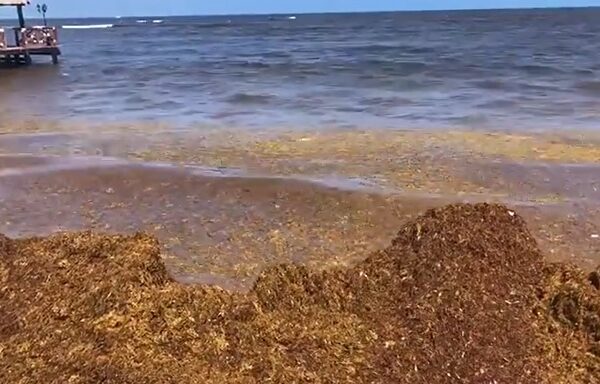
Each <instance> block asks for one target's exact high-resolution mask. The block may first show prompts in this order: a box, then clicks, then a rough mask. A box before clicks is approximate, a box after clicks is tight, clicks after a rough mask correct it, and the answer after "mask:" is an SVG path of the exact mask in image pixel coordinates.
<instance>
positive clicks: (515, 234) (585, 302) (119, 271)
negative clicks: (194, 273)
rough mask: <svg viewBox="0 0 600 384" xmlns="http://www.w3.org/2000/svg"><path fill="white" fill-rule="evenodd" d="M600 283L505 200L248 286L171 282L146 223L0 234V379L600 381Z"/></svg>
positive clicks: (422, 222) (423, 220)
mask: <svg viewBox="0 0 600 384" xmlns="http://www.w3.org/2000/svg"><path fill="white" fill-rule="evenodd" d="M599 272H600V271H599ZM598 285H599V283H598V272H596V273H595V274H594V273H593V274H591V275H585V274H584V273H583V272H581V271H579V270H577V269H576V268H574V267H570V266H554V265H546V264H545V263H544V261H543V257H542V255H541V254H540V252H539V251H538V249H537V246H536V243H535V241H534V239H533V238H532V237H531V235H530V234H529V232H528V231H527V229H526V226H525V224H524V222H523V220H522V219H521V218H520V217H519V216H518V215H517V214H515V213H514V212H512V211H510V210H508V209H507V208H505V207H503V206H500V205H488V204H478V205H453V206H448V207H445V208H440V209H435V210H431V211H428V212H427V213H425V215H423V216H422V217H420V218H418V219H417V220H415V221H413V222H410V223H408V224H407V225H406V226H405V227H404V228H403V229H402V230H401V231H400V233H399V234H398V236H397V238H396V239H395V240H394V241H393V243H392V245H391V246H390V247H389V248H388V249H386V250H383V251H380V252H378V253H375V254H373V255H371V256H370V257H369V258H367V259H366V260H365V261H364V262H362V263H361V264H359V265H356V266H355V267H353V268H349V269H343V270H342V269H340V270H334V271H327V272H323V273H316V272H312V271H310V270H308V269H307V268H305V267H302V266H293V265H282V266H277V267H274V268H272V269H269V270H267V271H265V272H264V273H263V274H262V275H261V277H260V278H259V279H258V281H257V282H256V284H255V286H254V288H253V289H252V290H251V291H250V292H249V293H248V294H236V293H229V292H225V291H222V290H219V289H216V288H209V287H186V286H182V285H180V284H178V283H176V282H174V281H172V280H171V279H170V278H169V276H168V275H167V272H166V270H165V267H164V265H163V263H162V261H161V258H160V254H159V247H158V244H157V242H156V241H155V240H154V239H152V238H150V237H148V236H145V235H141V234H138V235H135V236H130V237H124V236H99V235H95V234H91V233H79V234H62V235H56V236H52V237H49V238H45V239H27V240H10V239H7V238H6V237H4V236H1V235H0V382H2V383H5V382H6V383H13V382H14V383H16V382H19V383H263V382H275V383H288V382H317V383H318V382H322V383H325V382H329V383H344V382H346V383H361V382H365V383H366V382H369V383H392V382H393V383H544V382H547V383H596V382H598V378H599V377H600V289H599V288H598Z"/></svg>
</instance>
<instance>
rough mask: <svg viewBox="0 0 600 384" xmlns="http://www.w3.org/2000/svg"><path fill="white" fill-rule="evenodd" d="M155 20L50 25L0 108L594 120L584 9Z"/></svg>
mask: <svg viewBox="0 0 600 384" xmlns="http://www.w3.org/2000/svg"><path fill="white" fill-rule="evenodd" d="M152 19H157V18H152ZM152 19H147V20H146V19H142V20H146V22H145V23H144V22H142V20H136V19H125V18H123V19H86V20H55V21H53V23H55V24H58V25H70V26H73V25H75V26H86V25H88V26H89V25H93V24H96V25H98V24H114V26H113V27H111V28H98V27H91V28H89V29H62V30H61V31H60V35H61V36H60V38H61V42H62V49H63V52H64V56H63V58H62V62H61V65H60V66H58V67H54V66H51V65H46V64H38V65H35V66H33V67H31V68H27V69H22V70H17V71H14V70H13V71H2V72H0V100H1V103H0V111H2V113H3V114H4V115H5V116H8V117H14V116H18V114H19V113H23V114H25V115H26V116H27V118H28V119H36V118H51V119H57V120H61V121H64V120H69V119H71V120H78V121H82V120H83V121H90V122H104V121H140V120H141V121H161V122H162V121H165V122H168V123H169V124H171V125H173V126H189V125H194V126H202V125H203V124H206V125H225V126H229V127H231V126H234V127H241V128H269V129H273V128H282V127H284V128H305V127H311V128H314V127H318V128H325V127H349V128H352V127H361V128H364V127H376V128H381V127H396V128H418V127H428V128H431V127H456V126H460V127H465V126H467V127H478V128H490V129H494V128H500V129H506V128H509V129H546V128H552V129H556V128H560V129H576V128H597V127H598V122H599V121H600V115H599V112H598V111H600V64H598V63H600V40H599V39H598V36H599V34H600V23H598V20H599V19H600V10H596V9H581V10H544V11H541V10H530V11H478V12H474V11H469V12H421V13H414V12H413V13H411V12H408V13H380V14H346V15H339V14H329V15H298V16H297V18H296V19H295V20H290V19H289V18H288V17H287V15H286V16H236V17H183V18H159V19H160V20H162V22H161V23H158V22H156V23H154V22H152V21H153V20H152ZM104 27H106V25H105V26H104ZM37 62H38V63H42V62H44V60H43V58H42V59H38V60H37Z"/></svg>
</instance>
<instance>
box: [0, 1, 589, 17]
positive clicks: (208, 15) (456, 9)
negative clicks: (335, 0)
mask: <svg viewBox="0 0 600 384" xmlns="http://www.w3.org/2000/svg"><path fill="white" fill-rule="evenodd" d="M593 8H598V9H600V5H580V6H577V5H574V6H564V7H553V6H549V7H504V8H502V7H501V8H448V9H444V8H440V9H398V10H372V11H325V12H274V13H264V12H257V13H212V14H210V13H206V14H172V15H110V16H106V15H101V16H66V17H65V16H62V17H61V16H56V17H54V16H50V17H47V19H48V20H52V19H114V18H143V17H215V16H219V17H226V16H231V17H239V16H290V15H336V14H337V15H345V14H360V13H434V12H473V11H535V10H567V9H593ZM26 16H27V15H26ZM27 18H28V19H41V17H31V16H30V17H27ZM11 19H13V18H8V19H6V18H0V20H11Z"/></svg>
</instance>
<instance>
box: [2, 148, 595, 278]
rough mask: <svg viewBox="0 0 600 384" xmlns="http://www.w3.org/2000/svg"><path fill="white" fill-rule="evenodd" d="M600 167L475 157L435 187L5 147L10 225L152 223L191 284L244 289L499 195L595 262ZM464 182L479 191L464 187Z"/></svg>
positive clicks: (553, 240)
mask: <svg viewBox="0 0 600 384" xmlns="http://www.w3.org/2000/svg"><path fill="white" fill-rule="evenodd" d="M35 139H36V140H39V137H36V138H35ZM12 140H13V142H12V144H11V145H12V146H13V150H14V149H16V148H15V147H14V137H13V138H12ZM6 142H7V141H4V143H5V144H6ZM29 150H30V151H31V148H29ZM15 152H17V151H15ZM18 152H24V151H18ZM231 152H233V151H231ZM123 157H124V156H123ZM259 160H260V159H255V161H256V162H257V163H258V162H259ZM416 161H417V160H415V162H416ZM452 161H456V160H452ZM447 164H451V162H447V163H446V165H447ZM369 166H372V164H370V163H368V162H367V163H365V167H369ZM467 167H469V168H467ZM469 169H470V170H471V171H469V172H467V171H468V170H469ZM596 175H597V172H596V168H595V166H593V165H580V166H573V165H557V164H553V165H552V164H545V165H540V164H538V163H534V164H517V163H511V162H507V161H504V162H499V163H498V162H488V163H486V164H479V163H475V164H474V163H463V168H460V169H459V168H457V167H454V168H453V169H452V178H451V179H448V180H444V179H438V180H433V183H436V184H437V185H436V187H435V188H430V189H429V190H427V188H425V187H421V188H405V189H400V188H391V187H390V185H389V184H388V185H376V184H375V183H373V180H366V179H362V178H359V177H355V178H353V179H347V178H344V177H343V176H340V177H336V178H332V177H328V178H327V177H320V178H319V177H315V176H314V175H311V174H310V172H307V174H306V175H304V176H302V175H294V176H293V177H292V176H290V175H286V174H285V173H284V172H282V173H281V174H279V175H277V174H271V175H269V174H267V172H262V173H255V174H251V173H248V172H247V171H246V170H240V169H239V168H237V169H229V168H225V167H220V168H207V167H200V166H189V165H187V166H184V165H181V164H180V165H173V164H167V163H151V162H147V161H146V162H140V161H130V160H126V159H124V158H109V157H106V156H95V157H90V156H82V155H79V156H65V154H62V155H61V156H42V155H39V154H38V155H3V156H0V197H2V204H1V205H0V215H1V217H2V218H3V220H2V221H1V222H0V233H5V234H7V235H9V236H12V237H23V236H32V235H46V234H49V233H53V232H56V231H74V230H87V229H90V230H95V231H102V232H110V233H132V232H136V231H145V232H148V233H150V234H153V235H156V236H157V237H158V239H159V240H160V241H161V244H162V246H163V248H164V252H163V254H164V255H166V256H165V258H166V260H165V262H166V265H167V267H168V268H169V270H170V272H171V273H172V274H173V275H174V276H175V277H176V278H177V279H178V280H179V281H182V282H187V283H208V284H216V285H219V286H222V287H224V288H228V289H235V290H238V289H245V288H248V287H249V286H250V284H251V283H252V282H253V281H254V279H255V278H256V276H257V275H258V274H259V273H260V272H261V271H262V270H263V269H264V268H265V267H267V266H270V265H274V264H280V263H287V262H295V263H302V264H307V265H309V266H310V267H312V268H316V269H322V268H330V267H334V266H341V265H350V264H354V263H356V262H357V261H359V260H361V259H362V258H364V256H365V255H367V254H369V253H370V252H373V251H375V250H377V249H381V248H383V247H384V246H385V245H387V244H388V243H389V241H390V239H392V238H393V237H394V235H395V231H396V230H397V229H398V228H399V227H400V226H401V224H402V223H404V222H405V221H406V220H408V219H410V218H413V217H415V216H417V215H418V214H420V213H422V212H423V211H424V210H425V209H427V208H430V207H434V206H441V205H444V204H447V203H451V202H476V201H499V202H504V203H507V204H509V205H510V206H511V207H513V208H514V209H515V210H518V211H519V213H520V214H522V215H523V216H524V217H525V218H526V220H527V221H528V223H529V227H530V229H531V230H532V231H533V233H534V235H535V237H536V238H537V239H538V241H539V243H540V246H541V248H542V250H543V251H544V253H545V254H546V255H548V257H549V258H550V259H551V260H552V261H557V260H560V261H565V260H566V261H573V262H575V263H577V264H578V265H580V266H582V267H584V268H585V269H590V268H593V267H595V266H596V265H597V264H598V262H600V239H599V238H597V237H596V236H595V235H597V234H600V214H599V213H600V209H599V208H600V206H599V205H598V202H599V201H600V199H599V196H598V193H597V190H596V189H594V188H596V185H597V182H598V179H597V177H596ZM356 176H360V174H359V173H357V174H356ZM419 178H423V175H422V174H418V173H416V172H415V177H414V179H415V180H417V179H419ZM319 180H320V181H319ZM415 185H416V184H415ZM444 185H446V188H445V190H444ZM460 185H467V186H473V188H465V189H464V190H459V191H457V190H456V188H457V186H460ZM494 190H495V191H499V192H498V193H495V194H492V193H486V191H494ZM500 192H501V193H500Z"/></svg>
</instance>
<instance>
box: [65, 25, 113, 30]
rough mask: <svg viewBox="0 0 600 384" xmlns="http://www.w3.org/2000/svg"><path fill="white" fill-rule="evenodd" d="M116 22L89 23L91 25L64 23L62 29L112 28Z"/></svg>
mask: <svg viewBox="0 0 600 384" xmlns="http://www.w3.org/2000/svg"><path fill="white" fill-rule="evenodd" d="M113 25H114V24H89V25H63V26H62V29H105V28H112V27H113Z"/></svg>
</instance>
